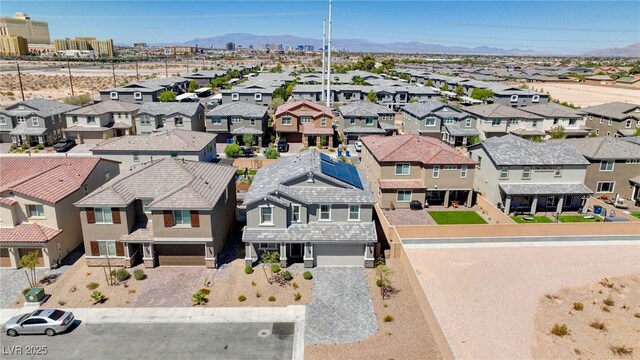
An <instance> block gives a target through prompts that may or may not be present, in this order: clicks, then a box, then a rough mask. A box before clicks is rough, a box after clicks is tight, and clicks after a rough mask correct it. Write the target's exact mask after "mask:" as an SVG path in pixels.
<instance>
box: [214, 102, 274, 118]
mask: <svg viewBox="0 0 640 360" xmlns="http://www.w3.org/2000/svg"><path fill="white" fill-rule="evenodd" d="M266 114H267V107H266V106H262V105H256V104H250V103H246V102H242V101H234V102H230V103H227V104H222V105H220V106H216V107H215V108H214V109H213V110H211V111H209V112H207V116H234V115H237V116H242V117H245V118H259V119H261V118H263V117H264V116H265V115H266Z"/></svg>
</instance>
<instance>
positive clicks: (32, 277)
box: [20, 251, 38, 288]
mask: <svg viewBox="0 0 640 360" xmlns="http://www.w3.org/2000/svg"><path fill="white" fill-rule="evenodd" d="M36 266H38V252H37V251H30V252H28V253H27V254H26V255H23V256H22V257H21V258H20V267H23V268H25V270H24V273H25V274H26V275H27V281H28V282H29V287H31V288H33V287H35V286H36Z"/></svg>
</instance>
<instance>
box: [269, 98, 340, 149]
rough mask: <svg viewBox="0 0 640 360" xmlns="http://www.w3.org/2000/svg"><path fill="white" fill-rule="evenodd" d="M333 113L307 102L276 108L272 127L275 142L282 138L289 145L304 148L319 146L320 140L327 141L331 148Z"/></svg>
mask: <svg viewBox="0 0 640 360" xmlns="http://www.w3.org/2000/svg"><path fill="white" fill-rule="evenodd" d="M333 118H334V115H333V112H332V111H331V109H330V108H328V107H326V106H324V105H320V104H316V103H314V102H312V101H309V100H298V101H293V102H290V103H286V104H283V105H280V106H278V109H277V110H276V113H275V115H274V123H273V127H274V130H275V132H276V138H277V139H276V142H278V141H279V140H280V138H282V137H284V138H286V139H287V142H290V143H300V142H301V143H302V144H303V145H304V146H317V145H320V139H321V138H322V137H324V138H325V139H326V140H327V146H329V147H333V132H334V131H333Z"/></svg>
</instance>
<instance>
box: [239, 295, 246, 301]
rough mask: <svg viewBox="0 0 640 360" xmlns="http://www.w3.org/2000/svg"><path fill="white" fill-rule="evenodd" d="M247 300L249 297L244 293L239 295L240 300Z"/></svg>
mask: <svg viewBox="0 0 640 360" xmlns="http://www.w3.org/2000/svg"><path fill="white" fill-rule="evenodd" d="M245 300H247V297H246V296H244V295H240V296H238V301H240V302H243V301H245Z"/></svg>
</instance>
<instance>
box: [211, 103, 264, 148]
mask: <svg viewBox="0 0 640 360" xmlns="http://www.w3.org/2000/svg"><path fill="white" fill-rule="evenodd" d="M269 119H270V117H269V114H268V113H267V108H266V107H264V106H262V105H255V104H251V103H246V102H231V103H227V104H222V105H220V106H216V107H215V108H213V110H210V111H209V112H207V115H206V121H205V123H206V124H205V125H206V128H207V132H211V133H215V134H218V136H217V139H218V142H225V141H227V139H228V138H229V137H233V138H234V141H235V142H237V143H240V144H242V143H243V136H244V135H251V136H253V138H254V143H255V144H256V145H258V146H260V147H262V140H263V138H264V135H265V133H266V131H267V124H268V123H269Z"/></svg>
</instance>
